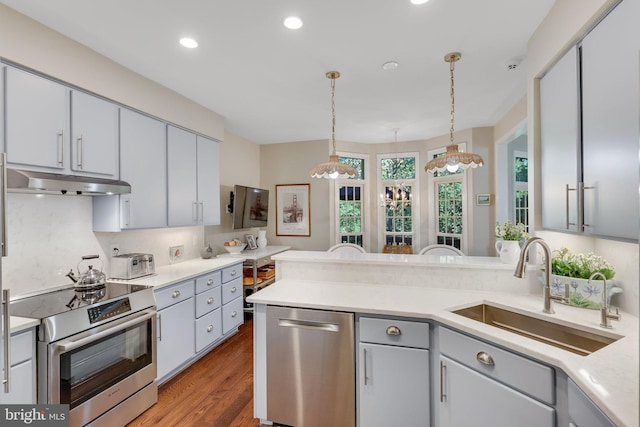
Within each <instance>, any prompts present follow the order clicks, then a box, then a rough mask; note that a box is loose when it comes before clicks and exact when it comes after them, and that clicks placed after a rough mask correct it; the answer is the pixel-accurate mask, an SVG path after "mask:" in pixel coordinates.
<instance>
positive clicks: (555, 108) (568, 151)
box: [540, 48, 580, 231]
mask: <svg viewBox="0 0 640 427" xmlns="http://www.w3.org/2000/svg"><path fill="white" fill-rule="evenodd" d="M578 88H579V85H578V52H577V49H576V48H573V49H571V50H570V51H569V52H567V53H566V54H565V55H564V56H563V57H562V58H561V59H560V61H558V63H557V64H555V65H554V66H553V67H552V68H551V69H550V70H549V72H548V73H547V74H546V75H545V76H544V77H543V78H542V79H541V80H540V128H541V129H540V130H541V134H540V137H541V140H542V145H541V162H540V169H541V177H542V225H543V227H544V228H547V229H551V230H562V231H566V230H571V231H579V230H578V225H577V224H578V210H577V209H578V206H577V200H578V192H577V190H576V188H577V185H578V176H579V173H580V171H579V168H578V165H579V164H580V152H579V146H580V140H579V138H580V134H579V132H578V130H579V129H580V123H579V113H578V111H579V110H578V108H579V102H580V97H579V96H578ZM567 186H569V188H570V189H572V190H569V191H568V190H567Z"/></svg>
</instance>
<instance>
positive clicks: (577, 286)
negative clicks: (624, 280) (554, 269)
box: [551, 274, 622, 310]
mask: <svg viewBox="0 0 640 427" xmlns="http://www.w3.org/2000/svg"><path fill="white" fill-rule="evenodd" d="M565 283H568V284H569V305H572V306H574V307H582V308H590V309H594V310H597V309H600V308H602V289H603V288H602V285H603V283H604V282H603V281H602V280H592V281H591V282H589V280H587V279H578V278H575V277H566V276H556V275H555V274H552V275H551V295H558V296H564V286H565ZM607 289H608V293H607V297H608V298H607V299H608V300H609V302H611V297H612V296H613V295H615V294H619V293H621V292H622V288H620V287H618V286H615V285H614V283H613V281H612V280H607Z"/></svg>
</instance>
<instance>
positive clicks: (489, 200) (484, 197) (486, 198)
mask: <svg viewBox="0 0 640 427" xmlns="http://www.w3.org/2000/svg"><path fill="white" fill-rule="evenodd" d="M476 205H477V206H491V205H493V194H476Z"/></svg>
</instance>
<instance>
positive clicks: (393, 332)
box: [387, 325, 402, 336]
mask: <svg viewBox="0 0 640 427" xmlns="http://www.w3.org/2000/svg"><path fill="white" fill-rule="evenodd" d="M401 334H402V331H400V328H398V327H397V326H394V325H392V326H389V327H388V328H387V335H395V336H398V335H401Z"/></svg>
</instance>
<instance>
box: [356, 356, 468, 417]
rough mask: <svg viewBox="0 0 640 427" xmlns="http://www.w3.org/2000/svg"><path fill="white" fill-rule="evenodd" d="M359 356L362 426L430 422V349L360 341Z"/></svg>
mask: <svg viewBox="0 0 640 427" xmlns="http://www.w3.org/2000/svg"><path fill="white" fill-rule="evenodd" d="M358 359H359V382H358V391H359V408H360V417H359V425H360V426H361V427H376V426H380V427H386V426H393V425H398V426H407V427H409V426H427V425H429V387H430V385H429V350H424V349H415V348H408V347H394V346H387V345H379V344H365V343H360V344H359V356H358ZM459 425H462V424H459Z"/></svg>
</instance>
